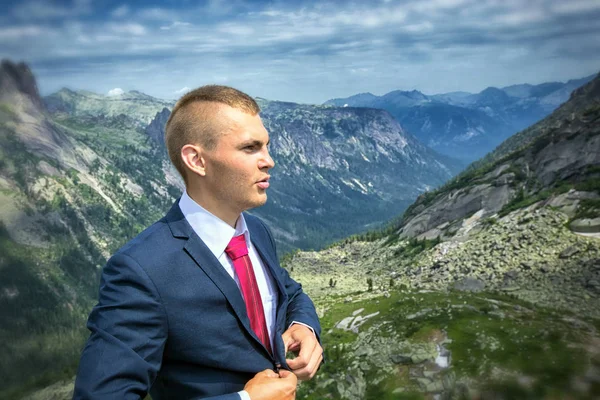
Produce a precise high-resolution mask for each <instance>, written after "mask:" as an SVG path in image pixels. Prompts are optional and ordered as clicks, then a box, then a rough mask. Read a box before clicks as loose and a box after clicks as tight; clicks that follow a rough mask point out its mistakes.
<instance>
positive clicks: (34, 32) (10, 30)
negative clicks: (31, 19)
mask: <svg viewBox="0 0 600 400" xmlns="http://www.w3.org/2000/svg"><path fill="white" fill-rule="evenodd" d="M44 32H47V31H46V30H44V29H42V28H40V27H39V26H35V25H23V26H9V27H6V28H0V40H22V39H25V38H27V37H33V36H40V35H41V34H42V33H44Z"/></svg>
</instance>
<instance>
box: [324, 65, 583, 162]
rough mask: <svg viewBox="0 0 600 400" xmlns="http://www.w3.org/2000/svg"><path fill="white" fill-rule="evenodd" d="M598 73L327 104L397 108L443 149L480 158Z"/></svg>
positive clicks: (404, 121) (410, 126)
mask: <svg viewBox="0 0 600 400" xmlns="http://www.w3.org/2000/svg"><path fill="white" fill-rule="evenodd" d="M592 78H593V75H592V76H588V77H585V78H581V79H574V80H570V81H568V82H566V83H561V82H548V83H542V84H539V85H529V84H522V85H512V86H507V87H504V88H495V87H488V88H486V89H485V90H483V91H481V92H480V93H477V94H471V93H467V92H452V93H445V94H437V95H431V96H428V95H425V94H423V93H421V92H418V91H411V92H406V91H393V92H390V93H388V94H385V95H383V96H374V95H372V94H369V96H363V95H358V96H352V97H349V98H345V99H344V98H342V99H333V100H329V101H327V102H325V104H330V105H337V106H341V105H344V104H348V105H349V106H353V107H369V108H381V109H384V110H387V111H388V112H389V113H390V114H392V115H393V116H394V117H395V118H396V119H397V120H398V121H399V122H400V124H401V125H402V126H403V127H404V128H405V129H406V131H407V132H409V133H412V134H413V135H415V136H416V137H417V138H418V139H419V140H421V141H422V142H423V143H425V144H426V145H427V146H429V147H431V148H432V149H434V150H436V151H437V152H439V153H442V154H445V155H448V156H450V157H454V158H459V159H461V160H464V161H465V162H471V161H475V160H476V159H478V158H481V157H483V156H484V155H486V154H487V153H488V152H490V151H492V150H493V149H494V148H495V147H496V146H497V145H499V144H500V143H501V142H502V141H504V140H505V139H506V138H508V137H510V136H511V135H512V134H514V133H516V132H518V131H520V130H522V129H525V128H527V127H528V126H530V125H531V124H533V123H535V122H537V121H539V120H540V119H542V118H544V117H545V116H547V115H548V114H550V113H551V112H552V111H553V110H554V109H556V108H557V107H558V106H559V105H560V104H562V103H563V102H565V101H566V100H567V99H568V98H569V94H570V93H571V92H572V91H573V90H574V89H576V88H578V87H579V86H581V85H583V84H585V83H587V82H589V81H590V80H591V79H592Z"/></svg>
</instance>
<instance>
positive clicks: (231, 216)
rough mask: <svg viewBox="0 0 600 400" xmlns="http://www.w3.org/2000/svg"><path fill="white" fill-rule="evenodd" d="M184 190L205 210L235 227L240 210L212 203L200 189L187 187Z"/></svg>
mask: <svg viewBox="0 0 600 400" xmlns="http://www.w3.org/2000/svg"><path fill="white" fill-rule="evenodd" d="M185 190H186V192H187V194H188V196H190V198H191V199H192V200H194V201H195V202H196V203H197V204H199V205H200V207H202V208H204V209H205V210H206V211H208V212H209V213H211V214H212V215H214V216H215V217H217V218H219V219H220V220H222V221H224V222H225V223H226V224H227V225H229V226H231V227H232V228H234V229H235V225H236V223H237V220H238V218H239V217H240V214H241V213H240V212H234V211H230V210H226V209H223V207H219V206H218V204H213V202H211V201H210V200H209V199H208V198H206V197H205V196H202V194H201V191H198V190H194V189H192V188H189V187H188V188H186V189H185Z"/></svg>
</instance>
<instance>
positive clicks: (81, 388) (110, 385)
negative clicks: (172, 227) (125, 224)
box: [73, 254, 168, 399]
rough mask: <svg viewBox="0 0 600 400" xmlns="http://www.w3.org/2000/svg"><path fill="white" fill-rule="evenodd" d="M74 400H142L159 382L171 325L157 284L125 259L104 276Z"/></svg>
mask: <svg viewBox="0 0 600 400" xmlns="http://www.w3.org/2000/svg"><path fill="white" fill-rule="evenodd" d="M87 327H88V329H89V330H90V331H91V335H90V337H89V339H88V341H87V343H86V345H85V348H84V349H83V352H82V355H81V360H80V362H79V370H78V373H77V378H76V380H75V391H74V395H73V399H140V398H141V399H143V398H144V397H145V396H146V394H147V392H148V390H149V388H150V386H151V385H152V383H153V382H154V380H155V379H156V376H157V374H158V371H159V370H160V366H161V362H162V354H163V350H164V346H165V342H166V339H167V332H168V322H167V317H166V313H165V310H164V306H163V305H162V301H161V299H160V297H159V294H158V292H157V290H156V287H155V286H154V283H153V282H152V280H151V279H150V277H149V276H148V275H147V274H146V272H145V271H144V270H143V269H142V268H141V267H140V265H139V264H138V263H137V262H136V261H135V260H134V259H133V258H131V257H129V256H128V255H126V254H116V255H115V256H113V257H112V258H111V259H110V260H109V261H108V263H107V264H106V266H105V267H104V270H103V272H102V278H101V283H100V293H99V298H98V304H97V305H96V306H95V307H94V309H93V310H92V312H91V314H90V317H89V319H88V323H87Z"/></svg>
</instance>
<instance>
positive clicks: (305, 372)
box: [288, 346, 323, 380]
mask: <svg viewBox="0 0 600 400" xmlns="http://www.w3.org/2000/svg"><path fill="white" fill-rule="evenodd" d="M296 360H298V358H296V359H294V360H290V361H288V366H289V367H290V368H291V369H292V371H294V373H295V374H296V376H297V377H298V379H300V380H308V379H310V378H312V377H313V376H315V373H316V372H317V370H318V369H319V365H320V363H321V361H322V360H323V349H322V348H321V347H320V346H318V347H317V348H315V349H314V351H313V352H312V354H311V355H310V359H309V360H308V361H306V362H304V360H300V361H299V362H298V363H297V364H296V365H294V361H296ZM290 364H291V365H290Z"/></svg>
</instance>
